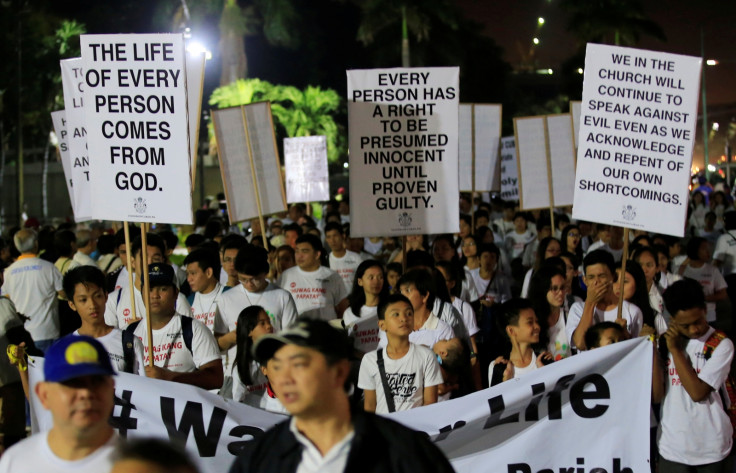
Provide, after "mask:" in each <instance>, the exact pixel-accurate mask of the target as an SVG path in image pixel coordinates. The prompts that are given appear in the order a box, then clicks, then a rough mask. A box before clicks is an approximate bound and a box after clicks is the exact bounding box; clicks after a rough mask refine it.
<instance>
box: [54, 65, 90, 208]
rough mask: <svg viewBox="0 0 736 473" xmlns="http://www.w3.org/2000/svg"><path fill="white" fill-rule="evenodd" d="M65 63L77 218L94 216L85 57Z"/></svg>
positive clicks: (65, 85) (63, 77) (66, 113)
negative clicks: (85, 95) (83, 62)
mask: <svg viewBox="0 0 736 473" xmlns="http://www.w3.org/2000/svg"><path fill="white" fill-rule="evenodd" d="M59 63H60V65H61V85H62V89H63V91H64V110H65V115H66V127H67V130H68V133H69V138H68V139H67V145H68V146H69V155H70V163H71V179H72V183H73V184H74V186H73V192H74V200H73V202H74V220H76V221H77V222H84V221H87V220H91V219H92V191H91V185H90V175H89V173H90V166H89V154H88V149H87V132H88V130H87V127H86V120H85V110H84V89H85V83H84V67H83V65H82V58H73V59H64V60H62V61H59Z"/></svg>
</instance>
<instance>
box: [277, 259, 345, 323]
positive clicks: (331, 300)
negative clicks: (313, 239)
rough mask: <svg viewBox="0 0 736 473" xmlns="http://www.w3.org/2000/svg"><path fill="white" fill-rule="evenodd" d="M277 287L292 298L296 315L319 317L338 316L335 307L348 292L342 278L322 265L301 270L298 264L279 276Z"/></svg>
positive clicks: (329, 318)
mask: <svg viewBox="0 0 736 473" xmlns="http://www.w3.org/2000/svg"><path fill="white" fill-rule="evenodd" d="M279 286H281V287H282V288H283V289H286V290H287V291H289V292H290V293H291V295H292V296H293V297H294V302H295V303H296V310H297V312H298V313H299V316H303V317H311V318H316V319H321V320H333V319H336V318H337V312H335V306H337V305H338V304H339V303H340V302H341V301H342V300H343V299H345V298H346V297H347V295H348V292H347V291H346V290H345V284H344V283H343V282H342V278H340V276H339V275H338V274H337V273H336V272H334V271H333V270H331V269H330V268H326V267H324V266H320V267H319V269H317V270H316V271H309V272H307V271H302V269H301V268H299V267H298V266H294V267H293V268H289V269H287V270H286V271H284V273H283V274H282V275H281V278H280V279H279Z"/></svg>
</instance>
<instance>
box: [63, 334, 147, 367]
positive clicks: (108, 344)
mask: <svg viewBox="0 0 736 473" xmlns="http://www.w3.org/2000/svg"><path fill="white" fill-rule="evenodd" d="M74 335H79V330H76V331H74ZM97 341H98V342H100V343H102V346H103V347H105V350H107V354H108V355H109V356H110V362H111V363H112V367H113V368H115V371H118V372H122V371H125V355H124V351H123V331H122V330H120V329H117V328H114V329H112V330H111V331H110V333H108V334H107V335H103V336H102V337H99V338H97ZM133 354H134V355H135V359H134V361H133V374H138V375H140V376H145V375H146V365H145V362H144V361H143V342H141V339H140V338H138V337H133Z"/></svg>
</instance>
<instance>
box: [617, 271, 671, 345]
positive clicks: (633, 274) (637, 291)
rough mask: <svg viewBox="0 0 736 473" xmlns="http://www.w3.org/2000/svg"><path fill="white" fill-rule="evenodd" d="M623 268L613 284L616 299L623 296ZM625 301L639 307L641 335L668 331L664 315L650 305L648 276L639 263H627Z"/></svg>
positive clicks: (659, 333) (660, 333)
mask: <svg viewBox="0 0 736 473" xmlns="http://www.w3.org/2000/svg"><path fill="white" fill-rule="evenodd" d="M620 277H621V268H617V269H616V281H615V282H614V283H613V293H614V294H615V295H616V297H619V295H620V294H621V284H620V281H621V280H620V279H619V278H620ZM623 277H624V300H625V301H627V302H630V303H632V304H634V305H635V306H637V307H638V308H639V310H641V313H642V329H641V332H639V335H645V334H655V335H657V336H659V335H662V334H664V333H665V332H666V331H667V322H665V320H664V317H662V314H659V313H657V311H655V310H654V308H653V307H652V305H651V304H650V303H649V291H648V290H647V282H646V276H644V271H642V269H641V266H639V263H637V262H636V261H632V260H627V261H626V273H625V274H624V276H623Z"/></svg>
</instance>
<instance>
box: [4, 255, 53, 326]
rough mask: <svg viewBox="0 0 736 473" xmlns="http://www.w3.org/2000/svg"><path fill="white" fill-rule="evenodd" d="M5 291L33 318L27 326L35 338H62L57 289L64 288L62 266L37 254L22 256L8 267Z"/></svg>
mask: <svg viewBox="0 0 736 473" xmlns="http://www.w3.org/2000/svg"><path fill="white" fill-rule="evenodd" d="M4 274H5V282H4V283H3V286H2V293H3V295H5V296H8V297H10V300H12V301H13V303H14V304H15V309H16V310H17V311H18V313H19V314H23V315H25V316H26V317H29V320H26V322H25V324H24V325H25V328H26V330H28V332H29V333H30V334H31V338H33V340H51V339H55V338H58V337H59V304H58V301H57V299H56V296H57V292H58V291H61V290H62V289H63V287H62V285H61V281H62V277H61V273H60V272H59V270H58V269H56V268H55V267H54V265H53V264H51V263H49V262H48V261H44V260H42V259H41V258H38V257H36V256H30V257H24V256H21V257H20V258H18V261H16V262H15V263H13V264H11V265H10V266H8V267H7V268H6V269H5V273H4Z"/></svg>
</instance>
